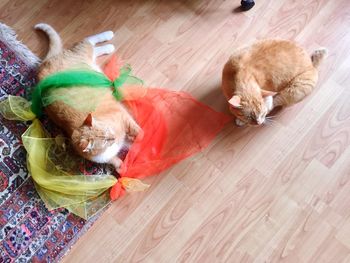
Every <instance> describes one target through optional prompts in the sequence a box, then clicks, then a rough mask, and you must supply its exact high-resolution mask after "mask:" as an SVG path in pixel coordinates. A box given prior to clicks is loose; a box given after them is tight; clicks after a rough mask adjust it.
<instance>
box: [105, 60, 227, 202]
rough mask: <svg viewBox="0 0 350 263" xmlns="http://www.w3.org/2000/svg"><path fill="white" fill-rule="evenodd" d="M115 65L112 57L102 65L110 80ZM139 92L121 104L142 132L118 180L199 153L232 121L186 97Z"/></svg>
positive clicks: (113, 194)
mask: <svg viewBox="0 0 350 263" xmlns="http://www.w3.org/2000/svg"><path fill="white" fill-rule="evenodd" d="M119 65H120V63H118V61H117V58H116V56H114V57H112V59H111V60H110V62H109V63H108V64H107V65H106V68H105V74H106V75H107V76H108V77H109V78H110V79H111V80H114V79H115V78H116V77H118V74H119ZM126 89H127V88H126ZM134 89H135V90H137V88H134ZM139 89H140V91H139V93H140V96H128V95H125V96H124V103H125V105H126V106H127V107H128V108H129V110H130V112H131V114H132V115H133V117H134V119H135V120H136V121H137V123H138V124H139V125H140V126H141V128H142V129H143V132H144V136H143V138H142V139H140V138H137V139H136V141H135V142H134V143H133V144H132V145H131V147H130V149H129V152H128V154H127V156H126V158H125V160H124V163H123V165H122V168H121V173H120V176H121V177H129V178H144V177H147V176H151V175H154V174H157V173H160V172H161V171H163V170H165V169H166V168H168V167H169V166H171V165H173V164H175V163H177V162H179V161H181V160H183V159H185V158H186V157H189V156H191V155H193V154H195V153H197V152H199V151H201V150H203V149H204V148H205V147H207V146H208V145H209V144H210V142H211V141H212V140H213V139H214V137H215V136H216V135H217V133H219V132H220V131H221V129H222V128H223V127H224V125H225V124H226V123H228V122H229V121H231V120H232V117H230V116H228V115H225V114H223V113H219V112H216V111H214V110H213V109H212V108H210V107H209V106H206V105H204V104H202V103H200V102H198V101H197V100H196V99H194V98H193V97H192V96H191V95H190V94H188V93H185V92H174V91H169V90H165V89H159V88H143V87H140V88H139ZM136 93H137V92H136ZM122 94H123V91H122ZM126 94H127V93H126ZM116 192H117V193H116ZM120 194H122V193H120V186H117V185H116V186H115V187H113V188H112V190H111V198H112V199H115V198H116V197H118V196H116V195H120Z"/></svg>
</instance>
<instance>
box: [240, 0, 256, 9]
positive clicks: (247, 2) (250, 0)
mask: <svg viewBox="0 0 350 263" xmlns="http://www.w3.org/2000/svg"><path fill="white" fill-rule="evenodd" d="M254 5H255V2H254V0H242V1H241V9H242V10H243V11H248V10H249V9H251V8H252V7H253V6H254Z"/></svg>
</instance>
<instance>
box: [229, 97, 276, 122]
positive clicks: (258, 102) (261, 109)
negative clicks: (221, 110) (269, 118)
mask: <svg viewBox="0 0 350 263" xmlns="http://www.w3.org/2000/svg"><path fill="white" fill-rule="evenodd" d="M274 95H276V93H275V92H272V91H264V90H261V93H247V94H236V95H233V96H232V97H231V99H230V100H229V104H230V111H231V113H232V114H233V115H235V116H236V118H238V119H240V120H241V121H242V122H244V123H247V124H249V125H261V124H263V123H264V122H265V118H266V115H267V114H268V113H269V111H270V110H271V108H272V96H274Z"/></svg>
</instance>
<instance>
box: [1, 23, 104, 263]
mask: <svg viewBox="0 0 350 263" xmlns="http://www.w3.org/2000/svg"><path fill="white" fill-rule="evenodd" d="M37 63H38V59H37V58H36V57H35V55H33V54H32V53H31V52H30V51H29V50H28V49H27V48H26V47H25V46H24V45H22V44H21V43H20V42H18V41H17V40H16V35H15V33H14V32H13V31H12V30H11V29H10V28H8V27H7V26H5V25H4V24H1V23H0V100H3V99H4V98H5V97H6V96H7V95H8V94H12V95H21V96H25V97H27V95H28V93H29V90H30V89H29V88H28V87H32V86H33V85H34V84H35V69H36V65H37ZM0 122H1V123H0V262H57V261H59V260H60V259H61V258H62V256H63V255H64V254H66V253H67V251H68V250H69V248H70V247H71V246H72V245H73V244H74V243H75V242H76V241H77V239H78V238H79V237H80V236H81V235H82V234H83V233H84V232H86V230H87V229H88V228H89V227H90V226H91V224H92V223H93V222H94V221H95V220H96V219H97V217H98V215H96V216H95V217H94V218H92V219H90V220H89V221H85V220H83V219H81V218H79V217H77V216H75V215H73V214H70V213H69V212H68V211H66V210H64V209H62V210H59V211H57V210H56V211H48V210H47V209H46V207H45V205H44V203H43V202H42V201H41V199H40V198H39V196H38V194H37V193H36V190H35V187H34V185H33V182H32V180H31V178H30V176H29V175H28V171H27V168H26V153H25V150H24V148H23V147H22V145H21V141H20V135H21V134H22V133H23V132H24V131H25V129H26V128H27V125H25V124H23V123H19V122H14V121H7V120H5V119H3V118H2V117H0Z"/></svg>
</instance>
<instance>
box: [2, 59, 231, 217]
mask: <svg viewBox="0 0 350 263" xmlns="http://www.w3.org/2000/svg"><path fill="white" fill-rule="evenodd" d="M119 65H120V63H118V61H117V58H116V56H113V57H112V59H111V60H110V61H109V63H108V64H107V65H106V67H105V69H104V72H105V74H101V73H97V72H94V71H86V70H81V71H79V70H72V71H66V72H58V73H55V74H53V75H51V76H49V77H47V78H46V79H44V80H43V81H41V82H40V83H39V84H38V86H37V87H36V88H35V90H34V93H33V94H32V101H31V102H28V101H26V100H25V99H24V98H21V97H14V96H9V97H8V98H7V99H6V100H4V101H2V102H1V103H0V113H1V114H2V115H3V116H4V117H5V118H7V119H11V120H19V121H32V124H31V125H30V126H29V128H28V129H27V131H26V132H25V133H24V134H23V135H22V141H23V145H24V147H25V149H26V151H27V166H28V170H29V172H30V174H31V176H32V178H33V180H34V182H35V185H36V189H37V191H38V193H39V195H40V196H41V198H42V199H43V200H44V202H45V204H46V205H47V207H48V209H56V208H59V207H65V208H67V209H68V210H70V211H71V212H73V213H75V214H77V215H78V216H80V217H82V218H85V219H87V218H89V217H91V216H92V215H94V214H95V213H96V212H98V211H99V210H100V209H102V208H103V207H105V206H106V205H107V204H108V203H109V202H110V201H111V200H115V199H117V198H119V197H120V196H122V195H124V194H125V193H126V192H133V191H144V190H145V189H147V188H148V185H146V184H144V183H142V182H141V180H140V179H142V178H145V177H148V176H152V175H155V174H158V173H160V172H162V171H164V170H165V169H167V168H169V167H170V166H171V165H174V164H175V163H177V162H179V161H181V160H183V159H185V158H187V157H189V156H191V155H193V154H195V153H197V152H199V151H201V150H203V149H204V148H205V147H207V146H208V145H209V143H210V142H211V141H212V140H213V139H214V137H215V136H216V134H217V133H218V132H219V131H220V130H221V129H222V128H223V127H224V125H225V124H226V123H227V122H229V121H230V120H231V118H230V117H229V116H227V115H225V114H222V113H219V112H216V111H214V110H213V109H211V108H210V107H208V106H206V105H204V104H202V103H200V102H198V101H197V100H195V99H194V98H193V97H192V96H191V95H189V94H188V93H185V92H174V91H169V90H166V89H161V88H145V87H144V86H143V85H142V82H141V81H140V80H139V79H137V78H135V77H134V76H132V75H131V68H130V67H129V66H126V67H120V66H119ZM80 85H81V86H82V87H83V86H84V88H82V90H83V89H86V86H88V87H89V90H88V92H89V93H88V94H89V95H90V96H84V95H83V94H87V92H86V90H84V92H81V93H80V92H79V93H77V94H74V93H69V87H70V86H80ZM38 87H39V88H38ZM104 92H112V93H113V95H114V97H115V98H116V99H118V100H122V102H123V103H124V104H125V106H126V107H127V108H128V109H129V111H130V112H131V113H132V115H133V117H134V119H135V120H136V121H137V122H138V124H139V125H140V127H141V128H142V129H143V132H144V136H143V138H142V139H140V138H136V140H135V142H134V143H133V144H131V146H130V148H129V150H128V153H127V154H126V157H125V160H124V162H123V165H122V167H121V171H120V174H119V175H118V176H117V177H115V176H114V175H113V173H112V172H106V173H105V174H100V173H99V174H92V175H91V174H90V175H86V174H84V173H82V169H81V166H82V165H84V163H86V162H85V161H84V160H82V158H81V157H79V156H77V155H76V154H75V153H74V152H73V151H72V150H71V149H70V145H69V141H68V140H67V138H65V137H64V136H62V135H59V136H56V137H55V138H52V137H51V136H50V134H48V132H47V131H45V129H44V128H43V126H42V124H41V122H40V121H39V120H38V119H37V117H39V116H41V113H42V111H43V110H42V109H43V108H44V107H45V106H46V105H49V104H50V103H52V102H53V101H56V100H62V101H63V102H65V103H67V104H70V105H77V106H76V107H77V108H78V109H81V110H84V111H87V110H89V111H93V110H94V107H95V106H96V104H97V103H101V102H100V101H98V99H96V100H94V101H91V99H89V98H92V97H94V98H101V97H102V96H98V94H99V93H104ZM92 93H96V94H94V96H91V94H92Z"/></svg>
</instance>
